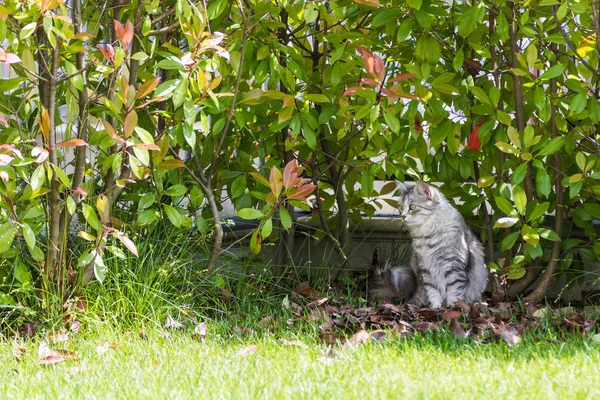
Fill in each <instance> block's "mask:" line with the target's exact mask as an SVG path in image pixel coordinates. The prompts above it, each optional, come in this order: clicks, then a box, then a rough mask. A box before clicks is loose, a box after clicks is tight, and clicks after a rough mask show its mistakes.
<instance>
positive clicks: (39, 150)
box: [31, 146, 50, 164]
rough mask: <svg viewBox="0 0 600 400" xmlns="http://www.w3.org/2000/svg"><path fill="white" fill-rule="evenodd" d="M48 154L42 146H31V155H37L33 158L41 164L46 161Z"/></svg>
mask: <svg viewBox="0 0 600 400" xmlns="http://www.w3.org/2000/svg"><path fill="white" fill-rule="evenodd" d="M49 154H50V153H49V152H48V150H46V149H44V148H43V147H39V146H36V147H34V148H33V150H31V156H32V157H37V158H36V159H35V162H36V163H38V164H41V163H43V162H44V161H46V158H48V155H49Z"/></svg>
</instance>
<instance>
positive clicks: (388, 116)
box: [383, 108, 400, 133]
mask: <svg viewBox="0 0 600 400" xmlns="http://www.w3.org/2000/svg"><path fill="white" fill-rule="evenodd" d="M383 119H384V120H385V123H386V125H387V126H388V127H389V128H390V129H391V130H392V131H393V132H395V133H399V132H400V121H399V120H398V118H396V116H395V115H394V114H393V113H392V112H391V111H389V110H388V109H386V108H384V109H383Z"/></svg>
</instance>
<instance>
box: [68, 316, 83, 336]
mask: <svg viewBox="0 0 600 400" xmlns="http://www.w3.org/2000/svg"><path fill="white" fill-rule="evenodd" d="M70 329H71V332H73V333H79V330H80V329H81V322H80V321H78V320H76V319H74V320H73V321H72V322H71V326H70Z"/></svg>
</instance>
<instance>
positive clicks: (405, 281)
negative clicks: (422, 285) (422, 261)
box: [369, 263, 417, 300]
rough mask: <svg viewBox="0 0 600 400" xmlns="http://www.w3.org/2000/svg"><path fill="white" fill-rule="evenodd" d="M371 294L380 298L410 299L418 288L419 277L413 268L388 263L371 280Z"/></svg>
mask: <svg viewBox="0 0 600 400" xmlns="http://www.w3.org/2000/svg"><path fill="white" fill-rule="evenodd" d="M370 286H371V288H370V290H369V292H370V295H371V296H373V297H377V298H380V299H393V298H402V299H404V300H410V299H411V298H412V297H413V295H414V294H415V291H416V288H417V277H416V275H415V273H414V271H413V270H412V269H411V268H408V267H404V266H395V267H394V266H391V265H390V264H389V263H388V264H386V265H385V266H384V267H383V268H382V269H381V270H379V271H376V273H375V276H374V278H373V279H372V282H371V285H370Z"/></svg>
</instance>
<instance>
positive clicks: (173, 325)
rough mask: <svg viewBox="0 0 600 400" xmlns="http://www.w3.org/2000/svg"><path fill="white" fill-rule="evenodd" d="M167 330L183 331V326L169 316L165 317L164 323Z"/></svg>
mask: <svg viewBox="0 0 600 400" xmlns="http://www.w3.org/2000/svg"><path fill="white" fill-rule="evenodd" d="M165 328H167V329H185V324H182V323H181V322H179V321H176V320H175V319H174V318H173V317H172V316H171V315H170V314H169V315H167V322H166V323H165Z"/></svg>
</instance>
